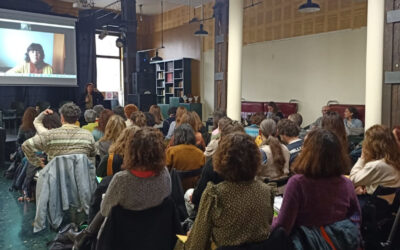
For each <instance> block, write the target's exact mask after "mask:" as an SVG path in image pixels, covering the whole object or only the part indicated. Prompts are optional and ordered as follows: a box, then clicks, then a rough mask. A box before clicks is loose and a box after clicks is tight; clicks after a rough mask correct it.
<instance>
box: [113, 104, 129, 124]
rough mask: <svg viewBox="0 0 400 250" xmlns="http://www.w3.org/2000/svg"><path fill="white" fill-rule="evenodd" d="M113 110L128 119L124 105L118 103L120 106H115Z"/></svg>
mask: <svg viewBox="0 0 400 250" xmlns="http://www.w3.org/2000/svg"><path fill="white" fill-rule="evenodd" d="M112 111H113V112H114V114H116V115H119V116H121V117H122V119H124V121H125V120H126V117H125V112H124V107H122V106H119V105H118V106H115V107H114V108H113V109H112Z"/></svg>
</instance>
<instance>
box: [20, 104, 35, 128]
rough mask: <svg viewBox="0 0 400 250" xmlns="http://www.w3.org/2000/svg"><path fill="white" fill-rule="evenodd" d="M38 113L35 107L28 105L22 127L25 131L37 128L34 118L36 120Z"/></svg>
mask: <svg viewBox="0 0 400 250" xmlns="http://www.w3.org/2000/svg"><path fill="white" fill-rule="evenodd" d="M36 115H37V112H36V109H35V108H34V107H28V108H27V109H26V110H25V112H24V115H23V116H22V124H21V129H22V130H25V131H26V130H35V126H33V120H35V117H36Z"/></svg>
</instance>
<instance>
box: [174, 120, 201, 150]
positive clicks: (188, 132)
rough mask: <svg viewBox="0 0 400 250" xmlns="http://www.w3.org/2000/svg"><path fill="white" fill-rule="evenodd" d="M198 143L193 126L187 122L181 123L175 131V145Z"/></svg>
mask: <svg viewBox="0 0 400 250" xmlns="http://www.w3.org/2000/svg"><path fill="white" fill-rule="evenodd" d="M180 144H192V145H195V144H196V137H195V135H194V130H193V128H192V126H190V125H189V124H187V123H183V124H181V125H180V126H179V127H177V128H176V129H175V131H174V145H180Z"/></svg>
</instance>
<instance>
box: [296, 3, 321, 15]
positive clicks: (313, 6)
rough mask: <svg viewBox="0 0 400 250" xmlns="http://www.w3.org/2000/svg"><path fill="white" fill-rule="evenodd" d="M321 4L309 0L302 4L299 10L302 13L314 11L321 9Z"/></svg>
mask: <svg viewBox="0 0 400 250" xmlns="http://www.w3.org/2000/svg"><path fill="white" fill-rule="evenodd" d="M320 10H321V8H320V7H319V4H317V3H313V2H312V0H307V3H304V4H302V5H300V7H299V9H298V11H299V12H301V13H312V12H317V11H320Z"/></svg>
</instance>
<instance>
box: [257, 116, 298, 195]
mask: <svg viewBox="0 0 400 250" xmlns="http://www.w3.org/2000/svg"><path fill="white" fill-rule="evenodd" d="M260 135H261V137H262V141H263V142H262V144H261V146H260V151H261V155H262V167H261V170H260V172H259V173H258V174H257V176H259V178H261V179H265V178H267V179H270V180H276V179H280V178H282V177H286V176H288V175H289V158H290V153H289V150H288V149H287V147H286V146H285V145H283V144H281V143H280V142H279V140H278V139H277V138H276V137H275V135H276V123H275V121H274V120H272V119H265V120H264V121H262V122H261V124H260ZM283 191H284V189H283V188H280V189H279V190H278V194H283Z"/></svg>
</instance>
